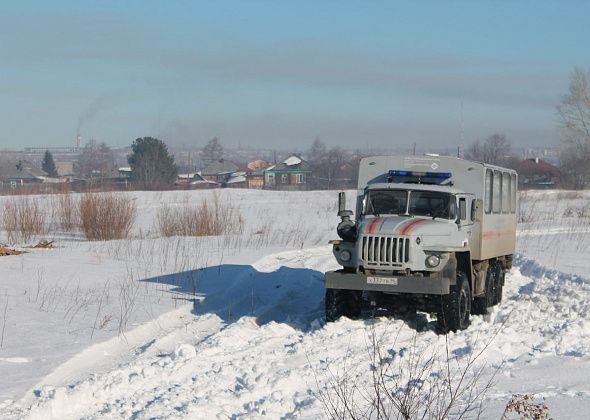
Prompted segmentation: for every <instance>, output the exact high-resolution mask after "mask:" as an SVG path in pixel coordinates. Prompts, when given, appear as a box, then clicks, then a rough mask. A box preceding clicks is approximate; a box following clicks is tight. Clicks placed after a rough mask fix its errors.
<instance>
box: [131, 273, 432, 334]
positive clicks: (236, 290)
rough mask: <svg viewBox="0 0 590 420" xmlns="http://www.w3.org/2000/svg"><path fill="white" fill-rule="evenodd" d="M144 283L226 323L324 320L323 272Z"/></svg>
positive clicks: (186, 276)
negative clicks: (163, 288) (163, 289)
mask: <svg viewBox="0 0 590 420" xmlns="http://www.w3.org/2000/svg"><path fill="white" fill-rule="evenodd" d="M142 281H143V282H147V283H157V284H162V285H168V286H171V287H169V288H166V292H167V293H170V294H172V295H173V297H174V298H176V299H180V300H187V301H190V302H192V303H193V313H194V314H196V315H204V314H216V315H217V316H219V317H220V318H221V319H223V320H224V321H225V322H226V323H231V322H235V321H237V320H238V319H240V318H241V317H244V316H250V317H254V318H255V319H256V322H257V324H258V325H265V324H267V323H269V322H278V323H284V324H288V325H290V326H292V327H293V328H297V329H299V330H302V331H309V330H311V329H315V328H319V327H321V326H322V325H323V323H324V321H325V318H324V293H325V289H324V273H322V272H319V271H317V270H312V269H308V268H289V267H281V268H279V269H278V270H277V271H273V272H261V271H258V270H256V269H255V268H254V267H252V266H251V265H234V264H223V265H218V266H213V267H207V268H202V269H198V270H190V271H184V272H180V273H174V274H166V275H162V276H158V277H153V278H149V279H145V280H142ZM391 315H392V314H391V313H387V312H385V311H377V312H374V311H371V310H369V311H363V316H362V318H363V319H365V320H366V322H371V320H372V319H373V318H374V317H380V316H391ZM395 318H396V319H401V320H403V321H404V322H405V323H406V324H407V325H408V326H409V327H410V328H413V329H415V330H417V331H423V330H427V329H431V328H433V327H432V326H428V325H427V324H428V321H427V320H426V319H425V318H424V317H423V316H422V317H421V316H417V317H416V316H412V317H399V316H396V317H395Z"/></svg>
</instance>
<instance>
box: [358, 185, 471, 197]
mask: <svg viewBox="0 0 590 420" xmlns="http://www.w3.org/2000/svg"><path fill="white" fill-rule="evenodd" d="M384 189H389V190H419V191H437V192H446V193H451V194H463V193H465V191H463V190H459V189H457V188H454V187H452V186H450V185H433V184H413V183H408V182H405V183H401V182H380V183H376V184H371V185H369V186H368V187H366V188H365V190H384Z"/></svg>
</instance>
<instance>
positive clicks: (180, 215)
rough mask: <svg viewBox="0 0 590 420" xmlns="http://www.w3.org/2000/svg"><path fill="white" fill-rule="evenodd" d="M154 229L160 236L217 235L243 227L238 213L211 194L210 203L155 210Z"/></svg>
mask: <svg viewBox="0 0 590 420" xmlns="http://www.w3.org/2000/svg"><path fill="white" fill-rule="evenodd" d="M157 225H158V230H159V232H160V234H161V235H162V236H219V235H224V234H238V233H241V232H242V230H243V219H242V216H241V214H240V212H239V211H238V210H237V209H236V208H234V207H233V206H232V205H231V204H229V203H222V202H221V201H220V199H219V196H218V195H217V194H215V195H214V196H213V200H212V201H211V202H207V201H204V200H203V201H202V202H201V203H200V204H198V205H196V206H195V205H189V204H183V205H181V206H178V207H170V206H165V207H162V208H160V209H159V210H158V214H157Z"/></svg>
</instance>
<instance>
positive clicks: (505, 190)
mask: <svg viewBox="0 0 590 420" xmlns="http://www.w3.org/2000/svg"><path fill="white" fill-rule="evenodd" d="M511 195H512V194H510V174H509V173H507V172H503V173H502V213H510V198H511Z"/></svg>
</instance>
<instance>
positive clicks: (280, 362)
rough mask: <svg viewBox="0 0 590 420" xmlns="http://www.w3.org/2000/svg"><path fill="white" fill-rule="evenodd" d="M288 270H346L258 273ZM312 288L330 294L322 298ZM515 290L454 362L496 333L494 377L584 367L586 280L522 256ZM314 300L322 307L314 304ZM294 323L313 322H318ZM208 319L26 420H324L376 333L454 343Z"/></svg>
mask: <svg viewBox="0 0 590 420" xmlns="http://www.w3.org/2000/svg"><path fill="white" fill-rule="evenodd" d="M282 266H289V267H291V268H305V269H315V270H317V271H320V272H323V271H326V270H328V269H333V268H335V262H334V261H333V258H332V256H331V253H330V250H329V248H328V247H322V248H314V249H309V250H300V251H291V252H285V253H279V254H274V255H270V256H267V257H265V258H263V259H261V260H260V261H259V262H257V263H256V264H254V265H253V267H254V268H255V269H256V270H258V271H260V272H271V273H272V272H273V271H275V270H277V269H279V268H280V267H282ZM230 280H231V279H230ZM291 286H292V287H294V285H291ZM295 286H296V285H295ZM303 286H305V287H309V286H310V283H305V284H303ZM310 290H314V291H315V292H314V293H316V294H317V293H318V291H317V288H312V289H310ZM504 290H505V298H504V301H503V302H502V304H501V305H500V306H499V307H496V308H494V309H493V310H492V311H491V313H490V314H488V315H486V316H483V317H482V316H474V317H473V322H472V325H471V327H470V328H469V329H468V330H466V331H460V332H458V333H456V334H452V333H451V334H449V335H448V337H447V338H448V342H449V346H450V351H451V354H454V355H456V356H457V358H458V359H459V360H460V359H461V358H463V357H466V356H468V355H469V354H473V353H474V352H477V351H478V350H480V349H481V348H483V346H484V345H485V344H486V342H487V339H488V338H489V337H491V336H492V335H494V334H496V333H497V336H496V337H495V339H494V340H493V341H492V342H491V344H490V346H489V347H488V349H487V350H486V352H485V354H484V359H485V363H486V364H487V365H488V366H489V372H490V373H491V372H493V371H494V369H495V368H496V367H498V366H500V365H503V366H504V367H505V368H506V371H507V372H508V373H509V374H510V375H518V374H523V372H525V373H526V372H527V370H526V369H527V366H529V365H532V364H533V363H536V362H538V361H539V360H540V358H543V359H545V360H550V359H548V358H551V357H554V358H558V359H559V358H563V357H565V358H568V360H575V359H576V358H582V357H586V356H587V355H588V354H589V352H590V340H589V338H590V337H589V334H590V311H588V309H589V308H588V303H587V302H590V287H589V285H588V282H587V281H586V280H584V279H581V278H572V277H571V276H566V275H563V274H560V273H550V272H547V271H543V270H542V269H540V268H539V266H538V265H535V263H534V262H530V261H528V260H525V259H523V258H517V259H515V268H514V269H513V270H512V271H511V273H510V274H509V276H508V278H507V282H506V287H505V289H504ZM314 298H315V299H319V300H321V297H318V296H310V299H314ZM266 309H268V308H266ZM289 310H293V309H292V308H290V309H289ZM303 310H304V311H307V310H309V307H305V308H304V309H303ZM300 311H301V309H300ZM290 315H291V316H293V317H296V318H300V319H305V318H306V317H307V316H308V315H309V314H308V313H307V312H304V313H301V312H297V313H291V314H290ZM421 316H422V317H424V316H423V315H421ZM207 317H209V319H218V321H219V324H218V326H216V327H214V328H213V330H212V331H211V333H210V334H207V335H205V336H202V337H200V338H199V337H190V336H188V335H187V334H184V333H183V329H186V328H187V327H186V326H185V327H181V328H176V329H172V330H170V331H168V332H167V333H166V334H165V335H163V336H161V337H160V338H159V339H158V340H159V341H160V342H161V343H166V345H167V346H168V347H169V346H170V345H172V344H174V345H176V348H175V349H174V351H168V352H166V353H158V352H155V351H145V352H140V353H139V354H138V356H137V357H136V358H135V359H134V360H132V361H131V362H129V363H126V364H123V365H121V366H119V367H118V368H115V369H113V370H110V371H107V372H105V373H102V374H94V375H91V376H90V377H89V378H86V379H84V380H81V381H78V382H77V383H74V384H73V385H72V386H71V387H70V388H65V387H58V388H45V389H43V390H42V392H41V393H40V395H39V397H38V398H37V400H36V401H35V402H34V403H33V404H32V405H31V406H30V407H28V408H27V409H26V410H25V411H19V412H18V414H24V413H26V414H28V415H29V418H79V417H82V416H85V417H87V418H98V417H134V418H149V417H162V418H167V417H178V416H180V417H187V418H191V417H199V418H209V417H224V418H226V417H232V418H240V417H247V418H251V417H257V416H262V415H266V416H270V417H271V418H275V417H282V416H292V417H299V416H300V417H309V416H316V415H318V416H321V415H322V414H323V412H322V407H321V405H320V404H319V402H318V401H317V399H316V397H315V395H314V392H315V391H317V388H316V386H315V381H316V379H317V380H318V381H319V382H320V384H321V386H327V385H328V384H329V383H330V381H331V380H333V376H331V375H332V374H331V373H329V372H328V370H327V368H328V367H330V368H332V369H337V368H338V367H339V366H340V367H341V366H343V365H344V364H345V363H346V364H349V365H350V366H354V367H355V368H354V369H353V370H352V371H351V374H354V375H359V377H363V376H364V375H365V376H366V375H368V374H369V372H368V363H369V361H368V357H367V356H368V355H367V352H366V344H367V331H369V330H370V328H369V326H370V325H371V324H372V325H374V327H375V331H376V333H378V334H379V336H380V337H382V338H383V345H384V346H386V347H390V348H395V349H398V350H399V349H403V348H407V347H408V346H410V345H411V343H412V342H413V339H414V338H415V335H416V334H418V337H419V339H418V340H417V345H418V346H419V347H420V348H421V349H422V350H426V349H431V348H432V349H439V350H440V349H441V348H442V347H441V346H444V341H445V340H444V338H443V337H441V336H437V335H436V334H435V333H434V331H433V328H430V327H427V328H426V329H425V330H424V331H420V332H418V333H416V331H415V330H413V329H412V328H411V327H410V326H408V325H407V323H406V322H404V321H403V320H399V319H386V318H379V319H376V320H375V321H374V322H373V321H371V320H359V321H351V320H348V319H341V320H339V321H338V322H336V323H332V324H329V325H325V326H323V327H322V328H319V327H320V326H321V321H320V320H317V321H316V322H313V321H312V322H311V323H310V328H311V329H309V330H308V329H305V328H297V327H295V326H293V325H291V324H289V323H288V322H275V321H270V322H266V323H264V324H262V325H259V324H258V323H257V322H256V318H254V317H248V316H243V317H241V318H239V319H238V320H236V321H234V322H229V323H224V322H222V321H221V320H220V319H219V318H217V317H215V315H200V316H197V317H195V318H194V319H193V320H192V321H191V322H190V324H188V325H189V327H188V328H193V324H195V325H199V324H200V323H203V322H204V321H205V320H206V319H207ZM146 341H147V340H146ZM154 346H155V343H154V344H152V345H150V346H148V348H147V349H152V348H153V347H154ZM163 347H166V346H163ZM541 385H542V384H541ZM510 392H511V391H510V390H509V389H502V388H500V389H497V388H496V389H494V396H493V399H495V400H497V401H499V402H502V401H506V396H507V395H509V394H510ZM572 392H573V391H572V390H571V389H568V388H567V387H566V388H564V389H562V390H560V391H559V395H566V396H567V395H570V394H571V395H581V394H580V392H582V393H584V392H586V390H584V389H578V390H576V391H575V392H573V394H572ZM1 412H2V411H1V409H0V413H1ZM13 413H14V412H13Z"/></svg>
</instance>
